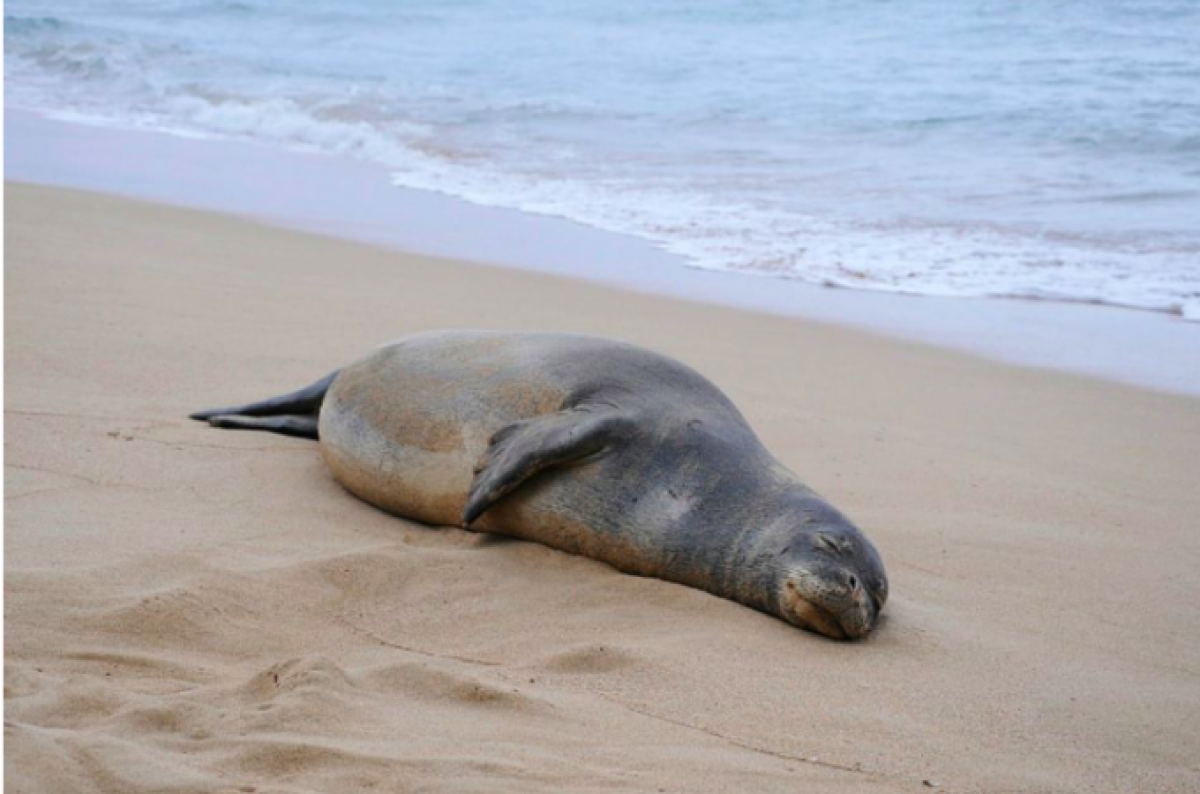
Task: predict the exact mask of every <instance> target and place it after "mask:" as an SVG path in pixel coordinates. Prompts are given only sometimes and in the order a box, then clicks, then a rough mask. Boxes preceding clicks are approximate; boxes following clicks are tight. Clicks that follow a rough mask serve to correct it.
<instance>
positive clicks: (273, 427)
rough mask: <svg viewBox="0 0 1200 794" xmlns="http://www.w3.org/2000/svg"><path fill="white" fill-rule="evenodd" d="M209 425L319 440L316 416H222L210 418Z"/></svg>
mask: <svg viewBox="0 0 1200 794" xmlns="http://www.w3.org/2000/svg"><path fill="white" fill-rule="evenodd" d="M208 423H209V424H210V425H212V426H213V427H221V428H226V429H230V430H267V431H269V432H272V433H280V434H282V435H285V436H296V437H297V438H311V439H314V440H315V439H317V438H318V435H317V417H316V416H315V415H295V416H293V415H284V416H241V415H238V414H221V415H219V416H210V417H209V418H208Z"/></svg>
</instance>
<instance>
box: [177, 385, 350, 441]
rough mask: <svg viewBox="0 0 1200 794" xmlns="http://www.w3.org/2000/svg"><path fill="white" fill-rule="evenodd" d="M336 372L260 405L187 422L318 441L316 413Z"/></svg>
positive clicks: (225, 410)
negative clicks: (260, 431)
mask: <svg viewBox="0 0 1200 794" xmlns="http://www.w3.org/2000/svg"><path fill="white" fill-rule="evenodd" d="M337 374H338V373H337V372H336V371H335V372H331V373H330V374H328V375H326V376H325V377H324V378H321V379H320V380H319V381H317V382H316V383H314V384H312V385H311V386H305V387H304V388H303V389H300V390H299V391H294V392H291V393H289V394H283V395H280V396H279V397H271V398H270V399H267V400H260V401H259V402H253V403H247V404H246V405H237V406H231V407H229V408H211V409H209V410H205V411H196V412H195V413H192V414H189V415H188V418H189V419H196V420H199V421H202V422H208V423H209V424H210V425H212V426H213V427H223V428H231V429H238V430H266V431H269V432H272V433H282V434H283V435H288V436H300V437H301V438H313V439H315V438H317V414H318V412H319V411H320V410H321V403H322V402H324V401H325V392H327V391H329V386H330V384H331V383H333V379H334V378H336V377H337Z"/></svg>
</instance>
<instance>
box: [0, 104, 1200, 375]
mask: <svg viewBox="0 0 1200 794" xmlns="http://www.w3.org/2000/svg"><path fill="white" fill-rule="evenodd" d="M5 122H6V135H7V161H6V169H7V170H6V178H7V179H10V180H13V179H15V180H18V181H26V182H32V183H40V184H48V185H57V186H61V187H72V188H81V189H89V190H97V191H100V192H107V193H112V194H115V195H124V196H129V197H133V198H141V199H145V200H151V201H157V202H162V203H167V204H173V205H179V206H186V207H195V208H199V209H205V210H211V211H218V212H227V213H231V214H234V215H238V216H242V217H248V218H251V219H254V220H258V221H261V222H267V223H271V224H274V225H278V226H283V227H285V228H293V229H298V230H306V231H312V232H317V233H322V234H329V235H333V236H337V237H341V238H344V239H350V240H357V241H360V242H367V243H371V244H375V245H381V246H384V247H387V248H390V249H394V250H399V251H411V252H414V253H418V254H427V255H434V256H445V257H450V258H454V259H464V260H469V261H473V262H479V263H483V264H488V265H493V266H497V265H498V266H503V267H506V268H516V269H520V270H526V271H533V272H541V273H549V274H554V275H560V276H565V277H569V278H575V279H580V280H583V281H586V282H593V283H599V284H610V285H615V286H618V287H621V288H624V289H628V290H632V291H635V292H639V293H645V294H651V295H661V296H668V297H676V298H681V299H685V300H691V301H695V302H699V303H706V304H715V305H724V306H732V307H736V308H742V309H747V310H751V311H758V312H765V313H768V314H774V315H783V316H792V317H798V318H802V319H808V320H813V321H818V322H823V323H832V324H837V325H842V326H848V327H853V328H859V329H864V330H868V331H871V332H874V333H879V334H883V335H885V336H891V337H896V338H902V339H907V340H910V341H916V342H921V343H924V344H932V345H935V346H939V347H943V348H950V349H956V350H961V351H966V352H969V353H973V354H976V355H982V356H984V357H987V358H991V359H993V360H999V361H1005V362H1009V363H1016V364H1021V365H1025V366H1031V367H1037V368H1046V369H1053V370H1059V371H1065V372H1074V373H1079V374H1085V375H1091V376H1095V377H1101V378H1106V379H1109V380H1115V381H1119V382H1125V383H1132V384H1136V385H1141V386H1144V387H1147V388H1152V389H1157V390H1162V391H1166V392H1172V393H1180V394H1190V395H1198V394H1200V364H1197V363H1196V360H1197V355H1198V354H1197V351H1198V350H1200V323H1193V322H1187V321H1185V320H1183V319H1182V318H1179V317H1175V316H1172V315H1165V314H1157V313H1153V312H1148V311H1142V310H1135V309H1123V308H1120V307H1110V306H1095V305H1090V304H1076V303H1059V302H1050V301H1031V300H1022V299H999V298H937V297H929V296H912V295H897V294H889V293H883V292H870V291H859V290H851V289H843V288H829V287H817V286H813V285H809V284H806V283H803V282H799V281H795V280H789V279H779V278H772V277H768V276H755V275H748V274H734V273H725V272H720V271H707V270H700V269H695V268H689V267H686V266H685V265H684V264H683V262H682V260H680V259H678V258H677V257H674V256H672V255H669V254H666V253H664V252H662V251H660V250H658V249H656V248H654V247H653V246H652V245H651V244H650V243H648V242H645V241H643V240H639V239H637V238H632V237H624V236H622V235H618V234H614V233H611V232H605V231H599V230H595V229H591V228H589V227H586V226H583V225H581V224H578V223H574V222H571V221H566V220H563V219H558V218H551V217H546V216H538V215H530V214H527V213H521V212H517V211H513V210H504V209H497V208H492V207H482V206H478V205H473V204H469V203H467V202H465V201H462V200H459V199H455V198H451V197H448V196H444V195H440V194H436V193H430V192H425V191H417V190H412V189H409V188H399V187H395V186H393V185H392V184H391V183H390V181H389V180H388V178H387V171H386V170H384V169H382V168H379V167H376V166H372V165H367V164H364V163H361V162H357V161H354V160H349V159H345V158H337V157H333V156H330V155H324V154H315V153H302V152H295V151H287V150H281V149H275V148H272V147H267V146H263V145H259V144H252V143H243V142H236V141H227V140H216V139H197V138H185V137H180V136H173V135H169V134H166V133H158V132H146V131H131V130H123V129H115V128H110V127H98V126H89V125H84V124H79V123H72V122H65V121H56V120H52V119H50V118H47V117H44V116H41V115H38V114H36V113H34V112H32V111H25V110H8V109H6V111H5ZM330 195H333V196H334V197H336V201H330V200H329V196H330ZM347 197H350V198H349V200H347ZM463 229H469V230H470V234H463V233H462V230H463ZM1147 350H1153V351H1154V355H1153V356H1148V355H1146V351H1147Z"/></svg>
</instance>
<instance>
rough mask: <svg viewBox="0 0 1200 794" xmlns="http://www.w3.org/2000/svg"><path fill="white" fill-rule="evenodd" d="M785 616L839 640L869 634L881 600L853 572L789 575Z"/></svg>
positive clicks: (857, 637) (811, 629) (783, 604)
mask: <svg viewBox="0 0 1200 794" xmlns="http://www.w3.org/2000/svg"><path fill="white" fill-rule="evenodd" d="M782 611H783V614H784V617H785V618H786V619H787V620H788V621H789V622H790V623H793V624H794V625H797V626H799V627H800V628H803V629H808V630H809V631H815V632H817V633H818V634H824V635H825V636H826V637H831V638H833V639H836V640H856V639H861V638H863V637H866V636H867V635H868V634H870V633H871V630H872V629H873V628H874V627H875V622H876V619H877V618H878V616H879V601H878V600H877V599H876V598H875V597H874V596H873V595H871V594H870V593H869V592H868V591H867V590H866V588H865V587H864V586H863V584H862V581H861V580H860V579H859V577H857V576H856V575H855V574H853V573H852V572H850V571H838V572H836V573H834V572H827V573H825V574H824V575H817V574H814V573H812V572H807V571H806V572H801V573H797V574H794V575H792V576H789V577H788V579H787V580H786V582H785V584H784V593H783V599H782Z"/></svg>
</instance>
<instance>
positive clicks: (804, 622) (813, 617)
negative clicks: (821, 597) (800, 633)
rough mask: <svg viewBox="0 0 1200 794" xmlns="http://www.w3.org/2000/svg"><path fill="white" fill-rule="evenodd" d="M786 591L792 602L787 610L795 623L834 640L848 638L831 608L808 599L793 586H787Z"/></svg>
mask: <svg viewBox="0 0 1200 794" xmlns="http://www.w3.org/2000/svg"><path fill="white" fill-rule="evenodd" d="M788 591H789V594H790V595H791V602H792V603H791V604H790V607H791V609H790V610H789V611H790V612H791V617H792V620H793V621H794V622H795V623H796V625H798V626H800V627H801V628H804V629H808V630H809V631H815V632H816V633H818V634H824V635H825V636H826V637H831V638H833V639H835V640H845V639H849V636H848V635H847V634H846V632H845V630H844V629H842V622H841V620H839V619H838V616H837V615H835V614H834V613H833V612H832V611H831V610H828V609H826V608H825V607H823V606H820V605H819V604H814V603H813V602H812V601H809V600H808V599H807V598H805V597H804V596H802V595H800V594H799V593H797V592H796V590H795V588H791V587H789V588H788Z"/></svg>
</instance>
